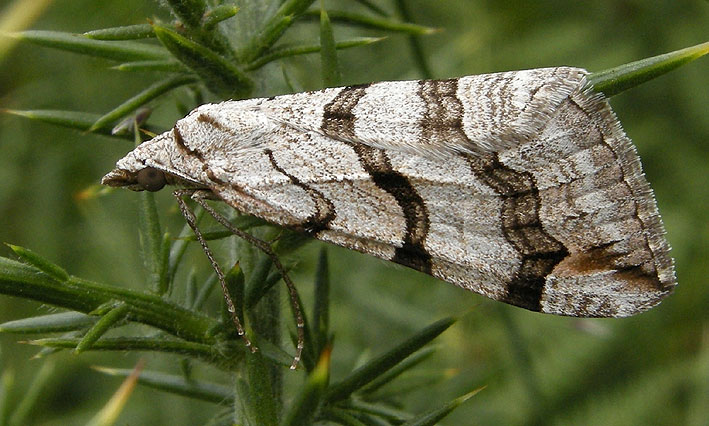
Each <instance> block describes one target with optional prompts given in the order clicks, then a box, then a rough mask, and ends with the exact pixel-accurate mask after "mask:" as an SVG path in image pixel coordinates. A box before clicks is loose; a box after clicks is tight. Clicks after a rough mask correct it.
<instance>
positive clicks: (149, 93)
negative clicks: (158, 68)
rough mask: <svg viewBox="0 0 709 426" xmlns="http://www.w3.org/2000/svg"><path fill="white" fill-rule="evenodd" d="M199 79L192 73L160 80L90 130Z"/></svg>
mask: <svg viewBox="0 0 709 426" xmlns="http://www.w3.org/2000/svg"><path fill="white" fill-rule="evenodd" d="M196 81H197V78H196V77H194V76H191V75H177V76H173V77H169V78H166V79H164V80H162V81H158V82H156V83H154V84H152V85H150V87H148V88H146V89H145V90H143V91H142V92H140V93H138V94H137V95H135V96H133V97H132V98H130V99H128V100H127V101H125V102H123V103H122V104H120V105H119V106H117V107H116V108H114V109H113V110H112V111H110V112H108V113H106V114H104V115H103V116H101V117H100V118H99V119H98V120H96V122H95V123H94V124H93V125H92V126H91V128H89V131H90V132H93V131H96V130H98V129H101V128H104V127H107V126H108V125H110V124H111V123H113V122H114V121H116V120H118V119H119V118H121V117H124V116H126V115H128V114H130V113H131V112H133V111H135V110H137V109H138V108H140V107H141V106H143V105H145V104H147V103H148V102H150V101H152V100H153V99H155V98H157V97H158V96H161V95H163V94H165V93H167V92H169V91H170V90H172V89H174V88H176V87H180V86H184V85H186V84H191V83H194V82H196Z"/></svg>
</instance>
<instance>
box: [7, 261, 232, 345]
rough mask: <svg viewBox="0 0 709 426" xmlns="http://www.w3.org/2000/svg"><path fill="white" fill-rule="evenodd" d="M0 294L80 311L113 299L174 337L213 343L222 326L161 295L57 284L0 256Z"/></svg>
mask: <svg viewBox="0 0 709 426" xmlns="http://www.w3.org/2000/svg"><path fill="white" fill-rule="evenodd" d="M0 293H1V294H8V295H12V296H19V297H22V298H24V299H31V300H37V301H39V302H42V303H47V304H50V305H54V306H59V307H63V308H66V309H71V310H75V311H79V312H91V311H93V310H95V309H96V308H98V307H99V306H101V305H103V304H105V303H108V302H110V301H112V300H118V301H123V302H125V303H127V304H129V305H131V319H132V320H133V321H136V322H140V323H143V324H147V325H152V326H154V327H157V328H159V329H161V330H163V331H166V332H168V333H170V334H172V335H175V336H178V337H181V338H184V339H187V340H192V341H194V342H204V343H208V344H214V343H215V341H216V339H215V337H214V335H213V333H212V332H211V330H214V329H219V324H218V323H217V321H215V320H214V319H211V318H209V317H207V316H205V315H203V314H201V313H200V312H198V311H190V310H187V309H185V308H182V307H181V306H178V305H176V304H174V303H172V302H169V301H167V300H165V299H163V298H162V297H160V296H157V295H154V294H150V293H146V292H139V291H136V290H130V289H127V288H122V287H113V286H108V285H105V284H100V283H95V282H91V281H88V280H83V279H80V278H76V277H70V278H69V280H67V281H65V282H63V283H61V284H58V283H57V281H56V280H55V279H53V278H51V277H49V276H48V275H46V274H44V273H41V271H40V270H39V269H37V268H36V267H33V266H29V265H26V264H24V263H20V262H17V261H14V260H10V259H7V258H2V257H0Z"/></svg>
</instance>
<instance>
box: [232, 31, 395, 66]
mask: <svg viewBox="0 0 709 426" xmlns="http://www.w3.org/2000/svg"><path fill="white" fill-rule="evenodd" d="M384 39H385V37H356V38H352V39H349V40H342V41H338V42H336V43H335V49H337V50H341V49H349V48H352V47H359V46H366V45H368V44H372V43H376V42H379V41H382V40H384ZM320 48H321V46H320V45H319V44H312V45H302V46H287V45H286V46H279V47H275V48H273V49H272V50H270V51H268V52H265V53H264V54H263V55H261V56H260V57H259V58H258V59H256V60H255V61H254V62H252V63H250V64H249V65H247V66H246V68H245V69H246V70H247V71H252V70H255V69H258V68H261V67H262V66H264V65H266V64H268V63H269V62H273V61H277V60H279V59H283V58H287V57H290V56H298V55H307V54H310V53H317V52H320Z"/></svg>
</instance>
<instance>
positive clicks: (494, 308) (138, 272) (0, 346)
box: [0, 0, 709, 425]
mask: <svg viewBox="0 0 709 426" xmlns="http://www.w3.org/2000/svg"><path fill="white" fill-rule="evenodd" d="M11 3H12V2H10V1H7V0H2V1H0V14H2V13H3V11H6V10H7V8H8V6H9V5H10V4H11ZM376 3H377V4H379V5H380V6H382V7H383V8H385V9H387V10H393V8H392V5H391V3H390V2H389V1H387V0H381V1H379V0H377V1H376ZM406 3H407V4H408V5H409V6H410V10H411V13H412V15H413V20H414V22H417V23H420V24H424V25H428V26H433V27H439V28H442V29H443V31H441V32H439V33H436V34H434V35H432V36H428V37H426V38H424V39H422V42H423V46H424V52H425V56H426V57H427V59H428V61H429V63H430V66H431V69H432V72H433V76H434V77H442V78H443V77H456V76H460V75H466V74H477V73H484V72H493V71H504V70H514V69H523V68H535V67H545V66H555V65H572V66H580V67H584V68H587V69H589V70H591V71H597V70H603V69H606V68H609V67H613V66H616V65H620V64H623V63H627V62H630V61H633V60H637V59H641V58H645V57H649V56H653V55H657V54H660V53H665V52H668V51H672V50H676V49H680V48H683V47H688V46H691V45H695V44H698V43H701V42H704V41H706V40H707V38H708V37H707V36H708V35H709V32H708V31H707V28H709V2H707V1H703V0H693V1H692V0H667V1H660V2H647V1H640V0H602V1H594V2H569V1H568V0H565V1H560V0H554V1H551V0H542V1H536V2H516V1H500V0H496V1H492V0H477V1H475V0H457V1H454V0H449V1H445V2H434V1H424V0H415V1H414V0H411V1H407V2H406ZM237 4H239V5H240V6H241V7H242V8H243V9H245V10H246V9H248V7H249V2H248V1H241V2H237ZM326 5H327V6H329V7H332V8H335V9H340V8H344V7H353V5H354V6H355V9H356V4H354V2H345V1H343V0H340V1H329V2H328V1H326ZM359 10H361V8H360V9H359ZM152 17H157V18H162V19H165V20H167V19H168V18H169V16H168V14H167V12H166V11H165V10H164V9H161V8H160V6H159V2H158V1H149V0H55V1H53V2H51V3H50V5H49V6H48V7H47V9H46V10H45V11H44V13H43V14H42V15H41V16H40V17H39V19H38V20H37V21H36V22H35V23H33V24H32V25H31V28H32V29H46V30H58V31H69V32H84V31H88V30H92V29H97V28H105V27H111V26H120V25H128V24H136V23H144V22H146V18H152ZM353 35H377V32H376V31H365V30H361V29H352V28H345V27H336V28H335V36H336V38H345V36H348V37H351V36H353ZM293 37H294V38H301V39H310V40H317V37H318V28H317V25H316V24H312V25H299V26H298V27H297V28H296V29H295V30H294V34H293ZM411 58H412V56H411V54H410V51H409V44H408V40H407V39H406V38H405V37H404V36H392V37H389V38H388V39H387V40H385V41H383V42H381V43H378V44H375V45H372V46H368V47H364V48H358V49H355V50H348V51H342V52H340V54H339V59H340V63H341V69H342V70H343V82H344V83H345V84H350V83H361V82H368V81H377V80H386V79H412V78H420V77H421V75H420V74H419V73H418V71H417V69H416V68H415V67H414V65H413V60H412V59H411ZM110 65H112V63H109V62H107V61H101V60H97V59H91V58H86V57H82V56H79V55H76V54H68V53H63V52H59V51H54V50H51V49H47V48H39V47H35V46H32V45H28V44H19V45H17V46H15V48H14V49H13V50H11V51H10V52H9V53H7V54H6V56H5V57H2V58H0V107H1V108H11V109H40V108H43V109H70V110H79V111H89V112H95V113H103V112H106V111H108V110H110V109H112V108H113V107H114V106H116V105H118V104H119V103H121V101H122V100H125V99H127V98H128V97H130V96H132V95H133V94H134V93H136V92H137V91H139V90H140V89H142V88H144V87H147V86H148V85H149V84H150V83H151V82H152V81H154V80H155V79H156V76H154V75H151V74H147V73H146V74H140V75H137V74H123V73H121V72H118V71H113V70H109V69H108V67H109V66H110ZM285 67H286V69H287V71H288V73H289V74H290V76H291V77H292V78H293V80H294V83H295V85H296V86H298V88H299V89H301V88H302V89H316V88H318V87H319V80H318V76H319V71H318V70H319V61H318V57H317V56H312V57H308V58H302V59H297V60H289V61H286V62H285ZM280 73H281V69H280V67H279V66H277V65H274V66H272V67H269V69H267V70H266V71H264V72H263V74H264V75H266V76H268V77H269V78H270V80H269V81H279V80H278V77H277V76H278V75H280ZM274 76H276V77H274ZM708 77H709V60H708V59H707V58H703V59H700V60H699V61H697V62H696V63H693V64H690V65H688V66H685V67H683V68H681V69H679V70H678V71H675V72H673V73H671V74H669V75H666V76H663V77H661V78H658V79H656V80H654V81H652V82H650V83H647V84H645V85H643V86H641V87H639V88H636V89H633V90H631V91H629V92H626V93H623V94H621V95H619V96H617V97H615V98H613V99H612V104H613V107H614V109H615V111H616V113H617V114H618V116H619V118H620V119H621V122H622V123H623V125H624V127H625V130H626V132H627V133H628V134H629V135H630V137H631V138H632V139H633V141H634V142H635V143H636V145H637V147H638V151H639V153H640V156H641V158H642V159H643V165H644V169H645V171H646V174H647V176H648V179H649V181H650V182H651V184H652V186H653V188H654V190H655V194H656V197H657V200H658V204H659V208H660V211H661V213H662V217H663V219H664V222H665V225H666V227H667V233H668V238H669V240H670V242H671V244H672V247H673V255H674V257H675V259H676V268H677V275H678V280H679V287H678V288H677V291H676V292H675V294H674V295H673V296H671V297H670V298H668V299H667V300H666V301H665V302H663V303H662V304H661V305H660V306H659V307H657V308H655V309H653V310H651V311H649V312H647V313H644V314H641V315H639V316H637V317H633V318H629V319H622V320H579V319H573V318H557V317H551V316H545V315H541V314H536V313H532V312H527V311H524V310H522V309H517V308H513V307H509V306H507V305H504V304H501V303H496V302H492V301H489V300H487V299H485V298H483V297H480V296H477V295H475V294H471V293H468V292H465V291H463V290H461V289H458V288H456V287H454V286H452V285H449V284H445V283H443V282H440V281H437V280H435V279H433V278H430V277H427V276H424V275H422V274H419V273H415V272H413V271H409V270H407V269H404V268H401V267H397V266H393V265H391V264H388V263H386V262H383V261H379V260H376V259H373V258H370V257H367V256H364V255H360V254H357V253H353V252H350V251H347V250H343V249H339V248H336V247H332V246H328V252H329V254H330V255H331V264H330V266H331V278H332V304H333V305H332V311H331V317H332V320H331V321H332V329H333V331H334V332H335V335H336V339H335V342H336V345H335V351H334V353H333V368H334V378H337V377H338V374H339V375H340V377H341V375H342V374H344V373H346V372H349V371H350V370H351V369H352V367H353V365H355V363H356V362H357V360H358V359H359V358H360V357H363V356H372V355H376V354H378V353H381V352H383V351H384V350H385V349H387V348H389V347H391V345H392V344H393V342H398V341H401V340H403V339H404V338H406V337H407V336H408V335H409V334H410V333H412V332H413V331H414V330H418V329H420V328H421V327H423V326H424V325H426V324H428V323H430V322H433V321H435V320H437V319H439V318H442V317H444V316H448V315H460V316H462V317H461V320H460V321H459V322H458V323H457V324H456V325H454V326H453V327H452V328H451V329H450V330H448V331H447V332H446V333H444V334H443V335H442V336H441V337H440V338H439V339H438V340H437V342H438V345H439V349H438V351H437V353H436V355H435V356H434V357H433V359H432V360H430V361H428V362H427V363H425V364H424V365H423V366H422V367H421V368H420V369H419V370H418V371H419V372H420V374H428V373H431V372H436V371H445V377H444V378H443V379H441V380H438V381H433V382H432V383H431V384H430V385H429V386H425V387H421V386H419V387H418V388H417V389H414V390H413V391H412V393H411V395H410V398H409V399H408V400H407V401H406V404H407V406H409V407H414V408H415V410H416V411H422V410H424V409H426V408H431V407H433V406H435V405H437V404H440V403H443V402H444V401H447V400H450V399H452V398H453V397H456V396H458V395H461V394H463V393H465V392H467V391H469V390H471V389H473V388H475V387H478V386H482V385H487V388H486V389H485V390H484V391H482V392H481V393H479V394H478V395H477V396H475V397H474V398H473V399H471V400H470V401H468V402H467V403H466V404H465V405H463V406H462V407H460V408H458V409H457V410H456V411H454V412H453V414H452V415H451V416H450V417H448V418H447V419H446V421H445V423H446V424H449V425H458V424H489V425H493V424H530V423H541V424H604V425H608V424H668V425H669V424H692V425H706V424H709V309H707V308H708V307H709V287H708V286H707V285H706V281H707V276H709V274H708V273H709V267H708V265H709V262H708V261H707V259H709V220H707V213H708V212H709V114H708V112H709V90H708V89H707V80H708ZM281 80H282V79H281ZM284 87H285V86H284V85H282V84H281V85H280V86H279V84H269V85H263V86H262V87H260V88H259V89H257V93H255V95H258V96H260V95H274V94H278V93H281V92H283V91H284V90H285V89H284ZM177 99H178V97H177V96H174V95H173V96H170V97H168V98H167V99H164V102H163V103H162V104H160V105H159V107H158V108H157V110H156V111H155V113H154V115H153V117H152V118H151V122H152V123H153V124H154V125H155V126H162V127H163V128H167V127H168V126H170V125H171V124H172V123H173V122H174V121H175V120H176V119H177V118H179V116H178V113H177V109H176V108H175V103H176V102H175V100H177ZM130 148H131V146H130V144H129V143H127V142H120V141H116V140H113V139H109V138H103V137H98V136H94V135H88V134H86V135H85V134H81V133H79V132H76V131H71V130H66V129H62V128H57V127H53V126H50V125H47V124H41V123H36V122H32V121H29V120H26V119H21V118H17V117H14V116H9V115H5V114H3V115H0V241H2V242H9V243H12V244H16V245H20V246H24V247H27V248H29V249H31V250H33V251H35V252H37V253H40V254H41V255H43V256H45V257H47V258H49V259H50V260H53V261H55V262H57V263H58V264H60V265H62V266H63V267H65V268H66V269H67V270H68V271H69V272H70V273H71V274H74V275H77V276H81V277H84V278H88V279H92V280H96V281H100V282H104V283H109V284H113V285H119V286H128V287H132V288H145V286H146V282H147V277H146V275H145V274H144V271H143V269H142V261H141V258H140V250H139V243H138V236H137V218H136V214H135V213H136V208H137V202H138V199H137V197H136V196H135V194H133V193H130V191H113V192H109V193H106V194H103V195H101V196H98V197H89V198H87V197H85V196H84V195H85V194H86V193H87V192H86V191H87V190H90V189H93V188H94V187H95V185H97V182H98V181H99V180H100V178H101V176H103V174H104V173H105V172H107V171H108V170H110V169H111V168H112V166H113V164H114V163H115V161H116V160H117V159H118V158H120V157H121V156H122V155H123V154H124V153H125V152H127V151H128V150H129V149H130ZM159 200H160V213H161V220H162V221H163V223H166V224H168V226H169V228H170V229H171V230H172V233H173V234H174V233H177V232H178V231H179V229H181V227H182V224H183V221H182V218H181V216H180V215H179V213H178V211H177V209H176V207H175V204H174V202H173V201H172V200H171V196H170V194H169V193H168V192H166V191H163V193H161V194H160V196H159ZM320 246H322V244H321V243H317V242H313V243H310V245H309V246H308V247H307V248H306V249H305V250H303V251H301V252H299V253H298V259H299V263H298V267H297V270H296V271H295V273H294V276H293V278H294V281H295V282H296V283H297V285H298V286H299V288H300V291H301V292H302V293H303V294H304V295H305V298H306V299H308V295H309V292H310V290H311V285H312V276H313V266H314V263H315V260H316V257H317V256H316V254H317V250H318V249H319V247H320ZM0 254H1V255H3V256H11V252H10V250H9V249H7V248H6V247H2V248H0ZM190 254H191V255H192V259H191V260H190V261H189V262H188V263H192V264H194V265H195V267H196V268H199V270H200V271H203V275H204V276H206V275H207V273H208V272H209V268H208V264H207V262H206V260H205V259H204V257H203V255H202V253H201V252H199V251H198V250H196V249H195V248H193V249H192V250H191V253H190ZM217 301H218V299H216V298H215V304H216V303H217ZM284 303H285V302H284ZM48 312H53V309H52V308H51V307H47V306H38V305H37V304H36V303H31V302H27V301H24V300H21V299H16V298H8V297H4V296H3V297H0V322H5V321H9V320H12V319H18V318H23V317H26V316H33V315H39V314H46V313H48ZM145 332H148V330H145ZM18 340H22V336H20V337H18V336H13V335H0V369H2V371H3V372H8V371H11V372H12V373H13V375H14V384H13V385H12V387H11V390H12V393H13V394H14V395H16V396H19V395H21V394H22V393H23V392H24V391H26V390H27V388H28V387H29V383H30V382H31V379H32V377H33V376H34V375H35V374H36V372H37V371H38V369H39V367H40V366H41V365H43V364H44V363H45V362H54V363H55V370H54V373H53V376H52V379H51V381H50V385H49V386H48V387H47V388H46V389H45V390H44V391H43V393H42V396H41V401H40V403H39V406H38V411H37V412H36V413H35V414H34V415H33V419H34V421H35V422H36V423H37V424H47V425H50V424H73V423H83V422H85V421H86V420H88V419H89V418H90V417H91V416H93V414H94V413H95V412H96V411H97V410H98V409H99V408H100V407H101V406H103V404H105V402H106V401H107V400H108V398H109V397H110V395H111V393H112V392H114V391H115V389H116V388H117V387H118V386H119V384H120V380H119V379H116V378H110V377H106V376H103V375H101V374H99V373H97V372H94V371H92V370H90V369H89V366H91V365H108V366H115V367H122V368H131V367H132V366H133V365H134V364H135V362H136V360H137V358H138V357H139V356H140V355H136V354H106V353H86V354H82V355H80V356H75V355H72V354H70V353H69V352H63V353H59V354H56V355H53V356H52V357H50V358H49V359H48V360H33V359H30V358H31V357H32V355H33V354H35V353H36V351H37V349H36V348H33V347H28V346H26V345H22V344H20V343H17V341H18ZM142 357H144V358H145V359H146V360H147V364H148V368H150V369H153V370H163V371H177V370H178V359H177V358H175V357H164V356H156V355H152V354H142ZM196 374H197V375H199V376H201V377H211V378H213V379H215V380H219V378H220V375H223V374H220V372H215V371H212V370H210V369H207V368H201V369H200V368H198V371H197V372H196ZM217 410H218V408H217V407H216V406H213V405H210V404H206V403H198V402H194V401H192V400H189V399H186V398H182V397H179V396H173V395H166V394H162V393H160V392H158V391H154V390H150V389H142V388H138V389H137V390H136V392H135V394H134V395H133V396H132V398H131V400H130V402H129V404H128V406H127V407H126V409H125V411H124V412H123V414H122V416H121V418H120V421H119V424H147V423H152V424H168V423H170V424H200V423H202V422H204V421H206V420H207V419H209V418H210V417H211V416H212V415H213V414H214V413H215V412H216V411H217Z"/></svg>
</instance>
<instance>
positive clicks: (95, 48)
mask: <svg viewBox="0 0 709 426" xmlns="http://www.w3.org/2000/svg"><path fill="white" fill-rule="evenodd" d="M13 36H14V37H15V38H17V39H19V40H23V41H29V42H31V43H34V44H37V45H40V46H45V47H52V48H55V49H61V50H66V51H69V52H75V53H81V54H84V55H89V56H96V57H100V58H107V59H113V60H116V61H140V60H160V59H163V60H164V59H169V55H168V52H166V51H165V49H163V48H161V47H159V46H151V45H148V44H143V43H137V42H131V41H103V40H92V39H90V38H88V37H84V36H83V35H79V34H71V33H64V32H58V31H23V32H20V33H15V34H13Z"/></svg>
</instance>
